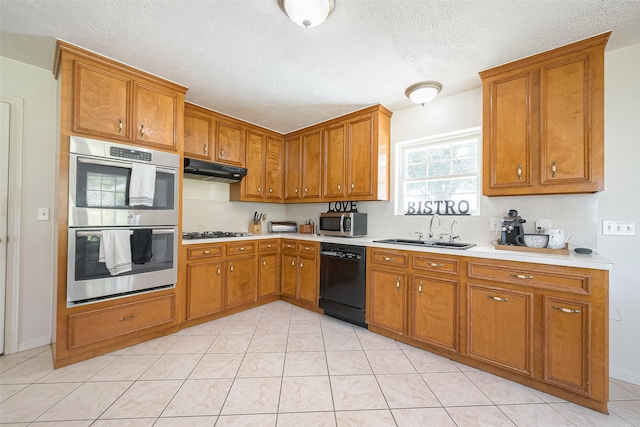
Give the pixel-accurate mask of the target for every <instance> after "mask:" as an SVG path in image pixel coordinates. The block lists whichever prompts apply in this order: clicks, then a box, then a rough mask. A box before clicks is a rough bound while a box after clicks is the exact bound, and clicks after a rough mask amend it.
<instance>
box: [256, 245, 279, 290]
mask: <svg viewBox="0 0 640 427" xmlns="http://www.w3.org/2000/svg"><path fill="white" fill-rule="evenodd" d="M279 267H280V256H279V255H278V254H277V253H272V254H260V255H259V256H258V276H259V280H258V282H259V284H258V299H260V298H264V297H268V296H272V295H277V294H278V288H279V286H278V284H279V282H278V278H279V274H278V273H279V271H280V268H279Z"/></svg>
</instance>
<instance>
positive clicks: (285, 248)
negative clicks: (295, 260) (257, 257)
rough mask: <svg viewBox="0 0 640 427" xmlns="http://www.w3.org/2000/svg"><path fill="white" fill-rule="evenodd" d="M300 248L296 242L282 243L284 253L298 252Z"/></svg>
mask: <svg viewBox="0 0 640 427" xmlns="http://www.w3.org/2000/svg"><path fill="white" fill-rule="evenodd" d="M297 247H298V243H297V242H296V241H295V240H283V241H282V250H283V251H294V252H295V251H296V249H297Z"/></svg>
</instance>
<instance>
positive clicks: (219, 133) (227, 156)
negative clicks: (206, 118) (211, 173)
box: [214, 120, 244, 166]
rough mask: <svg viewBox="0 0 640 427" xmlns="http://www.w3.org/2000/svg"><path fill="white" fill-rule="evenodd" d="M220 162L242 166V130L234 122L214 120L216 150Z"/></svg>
mask: <svg viewBox="0 0 640 427" xmlns="http://www.w3.org/2000/svg"><path fill="white" fill-rule="evenodd" d="M214 159H215V160H216V161H217V162H220V163H226V164H229V165H234V166H244V130H243V129H242V127H241V126H240V125H237V124H235V123H230V122H225V121H222V120H216V151H215V156H214Z"/></svg>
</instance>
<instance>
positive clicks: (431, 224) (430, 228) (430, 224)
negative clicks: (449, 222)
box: [429, 214, 442, 240]
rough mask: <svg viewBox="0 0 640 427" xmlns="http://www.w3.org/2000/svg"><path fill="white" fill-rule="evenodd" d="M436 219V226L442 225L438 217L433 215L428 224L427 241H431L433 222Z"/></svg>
mask: <svg viewBox="0 0 640 427" xmlns="http://www.w3.org/2000/svg"><path fill="white" fill-rule="evenodd" d="M436 218H438V225H442V221H441V220H440V215H438V214H433V216H432V217H431V222H429V240H433V220H434V219H436Z"/></svg>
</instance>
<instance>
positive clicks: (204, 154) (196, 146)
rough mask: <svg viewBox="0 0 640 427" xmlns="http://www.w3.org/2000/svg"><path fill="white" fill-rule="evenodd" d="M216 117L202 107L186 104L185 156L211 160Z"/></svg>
mask: <svg viewBox="0 0 640 427" xmlns="http://www.w3.org/2000/svg"><path fill="white" fill-rule="evenodd" d="M215 126H216V123H215V118H214V117H213V116H212V115H211V114H209V113H207V111H205V110H204V109H202V108H201V107H198V106H196V105H193V104H189V103H187V102H185V104H184V156H185V157H189V158H197V159H202V160H211V148H212V147H214V146H215V132H214V130H215Z"/></svg>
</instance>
